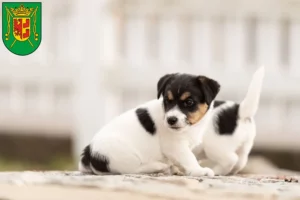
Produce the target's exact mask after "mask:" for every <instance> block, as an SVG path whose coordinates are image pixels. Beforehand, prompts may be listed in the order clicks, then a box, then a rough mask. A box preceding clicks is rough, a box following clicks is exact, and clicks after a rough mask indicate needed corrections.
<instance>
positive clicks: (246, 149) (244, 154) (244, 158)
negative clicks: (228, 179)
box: [230, 141, 253, 175]
mask: <svg viewBox="0 0 300 200" xmlns="http://www.w3.org/2000/svg"><path fill="white" fill-rule="evenodd" d="M252 146H253V142H252V141H251V142H247V143H246V144H245V145H244V146H242V147H241V148H240V149H239V150H238V151H237V154H238V156H239V160H238V162H237V163H236V165H235V166H234V168H233V169H232V171H231V173H230V174H232V175H235V174H237V173H239V172H240V171H241V170H242V169H244V167H245V166H246V164H247V162H248V157H249V153H250V151H251V149H252Z"/></svg>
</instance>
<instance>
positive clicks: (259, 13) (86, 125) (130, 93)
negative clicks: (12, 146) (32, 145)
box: [0, 0, 300, 155]
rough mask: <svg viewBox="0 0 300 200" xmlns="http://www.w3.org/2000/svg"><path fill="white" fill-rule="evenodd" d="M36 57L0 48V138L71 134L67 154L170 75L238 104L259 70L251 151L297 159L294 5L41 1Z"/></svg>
mask: <svg viewBox="0 0 300 200" xmlns="http://www.w3.org/2000/svg"><path fill="white" fill-rule="evenodd" d="M42 28H43V35H42V44H41V46H40V47H39V49H38V50H37V51H36V52H35V53H34V54H32V55H30V56H27V57H19V56H15V55H13V54H11V53H10V52H8V51H7V50H6V49H5V47H4V45H3V46H2V47H1V48H0V53H1V54H0V59H1V66H0V101H1V102H0V109H1V112H0V129H6V130H17V131H18V132H19V133H28V131H33V130H43V131H48V132H49V133H50V134H55V133H57V134H55V135H57V136H59V135H61V134H62V133H63V132H71V133H74V134H73V135H72V137H74V139H75V153H76V154H77V155H78V154H79V152H80V151H81V148H82V147H83V146H84V145H85V144H86V143H88V142H89V141H90V139H91V137H92V136H93V134H94V133H95V132H96V131H97V130H98V129H99V128H100V127H101V126H102V125H103V124H105V123H106V122H107V121H108V120H110V119H111V118H113V117H114V116H116V115H118V114H120V113H121V112H123V111H124V110H126V109H129V108H131V107H132V106H134V105H137V104H138V103H141V102H144V101H146V100H150V99H152V98H155V96H156V91H155V89H156V82H157V80H158V79H159V77H160V76H162V75H164V74H165V73H169V72H178V71H179V72H188V73H194V74H204V75H208V76H211V77H212V78H215V79H217V80H219V82H220V83H221V85H222V91H221V93H220V95H219V96H218V98H225V99H232V100H241V99H242V98H243V96H244V94H245V92H246V89H247V86H248V84H249V81H250V79H251V76H252V73H253V72H254V70H255V69H256V68H257V67H258V66H259V65H261V64H264V65H265V66H266V68H267V76H266V79H265V83H264V89H263V94H262V100H261V106H260V110H259V113H258V116H257V122H258V136H257V142H256V145H257V146H260V147H265V148H275V147H276V148H282V149H290V150H291V149H298V150H299V149H300V144H299V141H300V140H299V139H300V132H299V131H300V126H298V125H297V124H298V122H299V119H300V90H299V89H298V84H299V83H300V68H299V65H300V1H299V0H293V1H292V0H290V1H288V0H286V1H279V0H277V1H268V0H264V1H262V0H261V1H258V0H252V1H250V0H247V1H246V0H240V1H238V0H230V1H217V0H211V1H204V0H197V1H196V0H185V1H184V0H169V1H159V0H155V1H154V0H152V1H146V0H130V1H129V0H123V1H121V0H120V1H112V0H98V1H97V0H90V1H88V3H87V1H84V0H77V1H75V0H62V1H58V0H53V1H43V26H42Z"/></svg>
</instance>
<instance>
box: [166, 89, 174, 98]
mask: <svg viewBox="0 0 300 200" xmlns="http://www.w3.org/2000/svg"><path fill="white" fill-rule="evenodd" d="M167 94H168V99H169V100H174V96H173V93H172V92H171V91H170V90H169V91H168V92H167Z"/></svg>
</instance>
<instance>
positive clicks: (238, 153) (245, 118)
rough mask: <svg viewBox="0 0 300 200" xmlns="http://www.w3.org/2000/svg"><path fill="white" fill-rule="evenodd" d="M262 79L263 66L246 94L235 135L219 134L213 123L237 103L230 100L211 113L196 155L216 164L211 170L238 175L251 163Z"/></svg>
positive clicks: (221, 173) (254, 76) (255, 75)
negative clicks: (250, 155)
mask: <svg viewBox="0 0 300 200" xmlns="http://www.w3.org/2000/svg"><path fill="white" fill-rule="evenodd" d="M263 77H264V67H261V68H259V69H258V70H257V71H256V72H255V74H254V75H253V78H252V81H251V83H250V86H249V88H248V92H247V95H246V97H245V99H244V100H243V101H242V103H241V104H240V107H239V119H238V121H237V127H236V129H235V131H234V133H233V134H229V135H220V134H219V133H217V132H216V131H215V128H214V126H215V124H214V123H215V118H216V117H217V116H218V114H219V113H220V112H221V111H222V110H224V109H226V108H228V107H231V106H232V105H234V102H231V101H227V102H226V103H224V104H222V105H220V106H219V107H217V108H215V109H214V110H213V111H212V117H211V118H210V119H209V122H208V124H207V127H205V134H204V135H203V141H202V144H200V145H199V146H198V147H197V148H196V151H197V152H196V154H197V157H198V159H202V158H203V155H204V156H205V157H206V158H208V159H209V160H210V161H212V162H213V163H214V167H213V168H212V169H213V171H214V173H215V174H216V175H228V174H236V173H238V172H239V171H240V170H241V169H243V168H244V167H245V165H246V163H247V161H248V156H249V153H250V151H251V149H252V146H253V142H254V139H255V135H256V125H255V121H254V118H253V117H254V115H255V114H256V111H257V108H258V105H259V98H260V92H261V87H262V81H263ZM203 150H204V152H205V154H203ZM201 157H202V158H201ZM203 161H204V160H202V162H200V163H203Z"/></svg>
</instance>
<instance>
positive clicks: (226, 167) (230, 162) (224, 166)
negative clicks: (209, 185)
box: [207, 152, 238, 176]
mask: <svg viewBox="0 0 300 200" xmlns="http://www.w3.org/2000/svg"><path fill="white" fill-rule="evenodd" d="M207 155H208V157H209V159H211V160H212V161H214V162H215V163H216V165H215V166H214V167H213V171H214V173H215V174H216V175H220V176H226V175H228V174H229V173H230V172H231V171H232V169H233V167H234V166H235V165H236V163H237V162H238V155H237V154H236V153H235V152H231V153H230V152H214V153H213V154H211V153H208V154H207Z"/></svg>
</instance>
